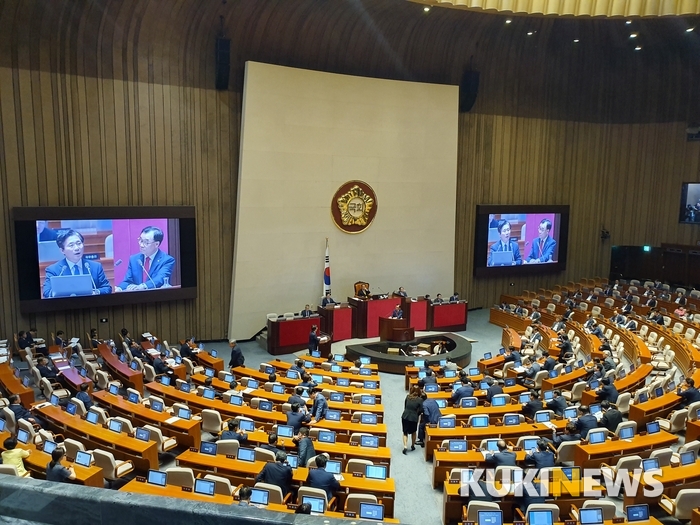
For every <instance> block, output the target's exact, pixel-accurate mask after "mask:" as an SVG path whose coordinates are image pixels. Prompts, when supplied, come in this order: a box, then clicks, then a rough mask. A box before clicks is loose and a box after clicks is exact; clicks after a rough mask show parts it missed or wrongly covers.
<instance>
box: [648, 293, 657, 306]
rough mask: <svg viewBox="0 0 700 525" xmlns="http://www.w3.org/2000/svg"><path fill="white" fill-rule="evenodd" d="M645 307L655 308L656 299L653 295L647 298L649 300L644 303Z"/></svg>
mask: <svg viewBox="0 0 700 525" xmlns="http://www.w3.org/2000/svg"><path fill="white" fill-rule="evenodd" d="M646 305H647V306H648V307H649V308H656V305H657V301H656V297H655V296H654V295H652V296H651V297H649V300H648V301H647V302H646Z"/></svg>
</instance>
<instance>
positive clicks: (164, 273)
mask: <svg viewBox="0 0 700 525" xmlns="http://www.w3.org/2000/svg"><path fill="white" fill-rule="evenodd" d="M161 242H163V231H162V230H161V229H160V228H157V227H155V226H146V227H145V228H144V229H143V230H142V231H141V235H139V238H138V243H139V252H140V253H137V254H135V255H132V256H131V257H129V267H128V268H127V270H126V275H125V276H124V280H123V281H122V282H121V284H120V285H119V286H117V287H116V288H115V289H114V291H115V292H121V291H122V290H150V289H153V288H162V287H163V285H164V284H165V283H166V279H167V280H168V284H170V283H169V280H170V275H171V274H172V273H173V268H174V267H175V259H174V258H173V257H171V256H170V255H168V254H167V253H165V252H164V251H162V250H161V249H160V243H161Z"/></svg>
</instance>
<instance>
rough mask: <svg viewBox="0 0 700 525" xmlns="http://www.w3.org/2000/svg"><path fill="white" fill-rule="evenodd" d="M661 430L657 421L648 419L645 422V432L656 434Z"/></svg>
mask: <svg viewBox="0 0 700 525" xmlns="http://www.w3.org/2000/svg"><path fill="white" fill-rule="evenodd" d="M659 432H661V426H660V425H659V422H658V421H649V423H647V434H657V433H659Z"/></svg>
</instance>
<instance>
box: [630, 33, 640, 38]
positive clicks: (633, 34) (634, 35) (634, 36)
mask: <svg viewBox="0 0 700 525" xmlns="http://www.w3.org/2000/svg"><path fill="white" fill-rule="evenodd" d="M637 36H639V35H638V33H630V38H637Z"/></svg>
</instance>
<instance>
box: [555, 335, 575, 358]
mask: <svg viewBox="0 0 700 525" xmlns="http://www.w3.org/2000/svg"><path fill="white" fill-rule="evenodd" d="M561 339H562V341H561V343H559V344H558V345H557V347H558V348H559V362H560V363H566V362H567V361H568V360H569V359H571V358H572V357H574V349H573V347H572V346H571V343H570V342H569V336H568V335H566V334H563V335H562V336H561Z"/></svg>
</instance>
